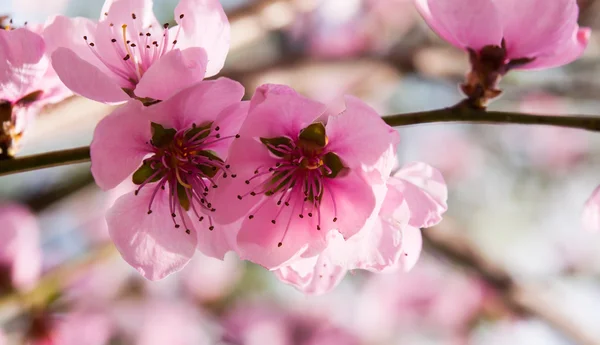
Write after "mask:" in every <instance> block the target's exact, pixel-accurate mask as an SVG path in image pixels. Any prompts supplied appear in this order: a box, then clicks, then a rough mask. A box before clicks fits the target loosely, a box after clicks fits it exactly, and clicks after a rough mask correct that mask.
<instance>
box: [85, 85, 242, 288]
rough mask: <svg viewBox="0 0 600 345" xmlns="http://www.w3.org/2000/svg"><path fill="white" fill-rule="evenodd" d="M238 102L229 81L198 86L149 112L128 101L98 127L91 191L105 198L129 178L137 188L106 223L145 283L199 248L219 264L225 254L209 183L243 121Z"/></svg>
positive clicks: (121, 200) (239, 88)
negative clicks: (94, 185) (93, 188)
mask: <svg viewBox="0 0 600 345" xmlns="http://www.w3.org/2000/svg"><path fill="white" fill-rule="evenodd" d="M243 94H244V88H243V87H242V86H241V85H240V84H239V83H237V82H234V81H232V80H230V79H225V78H221V79H217V80H212V81H203V82H201V83H198V84H196V85H194V86H192V87H190V88H188V89H185V90H183V91H181V92H179V93H177V94H176V95H175V96H173V97H172V98H170V99H168V100H166V101H163V102H161V103H159V104H156V105H153V106H151V107H145V106H143V104H142V103H141V102H138V101H135V100H133V101H130V102H129V103H127V104H126V105H125V106H123V107H121V108H119V109H117V110H115V111H114V112H113V113H112V114H110V115H109V116H107V117H105V118H104V119H103V120H102V121H101V122H100V123H99V124H98V126H97V127H96V130H95V132H94V139H93V141H92V145H91V157H92V174H93V175H94V178H95V180H96V183H97V184H98V185H99V186H100V187H101V188H103V189H105V190H110V189H112V188H115V187H117V186H118V185H119V184H120V183H121V182H122V181H124V180H125V179H127V178H128V177H130V176H132V181H133V182H134V183H135V184H137V185H138V186H139V187H138V188H137V189H136V190H135V191H131V192H129V193H127V194H125V195H123V196H121V197H120V198H119V199H117V201H116V202H115V204H114V205H113V207H112V208H111V209H110V210H109V211H108V214H107V217H106V220H107V224H108V230H109V233H110V236H111V238H112V240H113V241H114V243H115V245H116V247H117V249H118V250H119V252H120V253H121V255H122V256H123V258H124V259H125V261H127V262H128V263H129V264H130V265H132V266H133V267H134V268H136V269H137V270H138V271H139V272H140V273H141V274H142V275H143V276H144V277H146V278H148V279H151V280H157V279H162V278H164V277H166V276H167V275H169V274H171V273H173V272H175V271H178V270H180V269H181V268H182V267H183V266H185V265H186V264H187V262H188V261H189V260H190V259H191V257H192V256H193V255H194V252H195V251H196V249H197V248H198V249H200V250H201V251H202V252H203V253H205V254H206V255H210V256H214V257H218V258H222V257H223V255H224V254H225V252H226V251H227V250H228V249H229V247H230V246H229V244H228V243H226V242H227V241H226V239H225V236H226V231H225V230H224V229H223V228H219V229H217V230H216V231H212V230H214V229H215V226H214V224H213V221H212V215H213V214H214V211H215V209H214V206H213V205H212V204H211V202H212V200H211V198H212V197H211V195H210V194H209V192H211V190H212V189H215V188H214V187H213V186H215V184H214V182H215V180H214V178H215V176H216V175H217V174H226V171H227V167H226V166H225V163H224V159H226V157H227V154H228V149H229V145H230V144H231V142H232V141H234V140H235V138H236V137H238V134H237V133H238V129H239V127H240V126H241V124H242V122H243V121H244V118H245V117H246V115H247V106H248V104H247V102H240V100H241V98H242V96H243ZM132 174H133V175H132ZM219 189H220V188H219ZM205 218H207V219H205Z"/></svg>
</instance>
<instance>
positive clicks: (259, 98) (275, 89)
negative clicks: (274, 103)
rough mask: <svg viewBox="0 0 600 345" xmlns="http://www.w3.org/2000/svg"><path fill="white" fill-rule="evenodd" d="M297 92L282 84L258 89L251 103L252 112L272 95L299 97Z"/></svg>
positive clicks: (268, 85) (265, 85)
mask: <svg viewBox="0 0 600 345" xmlns="http://www.w3.org/2000/svg"><path fill="white" fill-rule="evenodd" d="M297 94H298V93H297V92H296V90H294V89H292V88H291V87H289V86H287V85H280V84H263V85H261V86H259V87H257V88H256V91H254V95H253V96H252V101H251V102H250V111H252V109H254V108H255V107H256V106H257V105H259V104H261V103H262V102H264V101H265V99H267V97H269V96H271V95H297Z"/></svg>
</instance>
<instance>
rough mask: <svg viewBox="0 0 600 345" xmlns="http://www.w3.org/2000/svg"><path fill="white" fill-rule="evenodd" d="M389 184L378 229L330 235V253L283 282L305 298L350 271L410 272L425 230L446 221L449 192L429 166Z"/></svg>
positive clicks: (414, 166)
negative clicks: (445, 213)
mask: <svg viewBox="0 0 600 345" xmlns="http://www.w3.org/2000/svg"><path fill="white" fill-rule="evenodd" d="M387 185H388V190H387V195H386V197H385V200H384V201H383V207H382V208H381V211H380V212H379V217H378V218H377V221H376V222H375V224H374V225H369V226H367V227H365V228H363V229H362V230H361V231H360V232H359V233H358V234H356V235H354V236H353V237H351V238H349V239H348V240H345V241H344V239H343V238H342V237H341V236H340V235H339V233H337V232H334V231H332V232H330V236H329V238H328V241H327V248H326V249H325V250H324V251H323V252H322V253H321V254H320V255H319V256H318V257H313V258H306V259H302V260H298V261H296V262H293V263H292V264H291V265H289V266H285V267H281V268H279V269H278V270H277V271H275V274H276V275H277V277H278V278H279V279H280V280H282V281H283V282H286V283H288V284H291V285H293V286H295V287H296V288H298V289H299V290H301V291H303V292H305V293H311V294H322V293H325V292H328V291H330V290H332V289H333V288H334V287H335V286H337V284H338V283H339V282H340V281H341V279H342V278H343V277H344V275H345V274H346V272H347V271H348V270H352V269H364V270H369V271H373V272H387V271H390V270H395V269H402V270H404V271H408V270H410V269H411V268H412V267H413V266H414V265H415V263H416V262H417V259H418V258H419V254H420V253H421V246H422V239H421V230H419V228H423V227H430V226H433V225H435V224H437V223H439V222H440V221H441V220H442V217H441V216H442V213H444V212H445V211H446V209H447V208H448V207H447V205H446V199H447V197H448V190H447V187H446V184H445V183H444V179H443V178H442V175H441V174H440V173H439V172H438V171H437V170H435V169H434V168H432V167H430V166H428V165H426V164H424V163H411V164H408V165H406V166H405V167H403V168H402V169H400V170H399V171H398V172H397V173H396V174H394V176H393V177H392V178H391V179H390V180H389V181H388V183H387Z"/></svg>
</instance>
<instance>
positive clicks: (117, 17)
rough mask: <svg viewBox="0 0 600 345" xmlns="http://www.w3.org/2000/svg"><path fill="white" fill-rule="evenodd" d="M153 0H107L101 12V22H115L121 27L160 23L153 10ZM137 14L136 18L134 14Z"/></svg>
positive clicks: (143, 26)
mask: <svg viewBox="0 0 600 345" xmlns="http://www.w3.org/2000/svg"><path fill="white" fill-rule="evenodd" d="M152 6H153V4H152V0H106V1H105V2H104V6H102V11H101V13H100V18H99V19H100V22H106V23H113V24H115V25H118V26H119V27H120V26H121V25H123V24H126V25H127V26H130V27H135V26H136V25H137V26H138V27H142V28H147V27H148V26H150V25H154V24H156V23H158V21H157V20H156V17H155V16H154V12H153V10H152ZM133 14H135V18H134V16H133Z"/></svg>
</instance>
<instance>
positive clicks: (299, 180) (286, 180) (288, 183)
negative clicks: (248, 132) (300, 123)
mask: <svg viewBox="0 0 600 345" xmlns="http://www.w3.org/2000/svg"><path fill="white" fill-rule="evenodd" d="M260 140H261V142H262V143H263V145H265V146H266V148H267V149H268V150H269V151H270V153H271V154H272V155H273V156H274V157H275V158H276V163H275V165H274V166H260V167H258V168H257V169H256V170H255V171H254V175H253V176H252V177H251V178H249V179H248V180H246V181H245V182H246V184H247V185H252V188H251V189H250V190H249V191H248V192H247V193H245V194H243V195H242V194H240V195H238V199H240V200H242V199H243V198H245V197H247V196H256V195H260V194H262V195H265V196H267V197H276V198H278V200H277V206H279V207H280V208H279V210H278V211H277V213H276V214H275V216H274V217H273V219H272V220H271V223H273V224H276V223H277V220H278V218H279V216H280V215H281V213H282V211H283V209H284V207H282V205H284V206H285V207H291V208H292V211H291V214H292V215H294V214H298V217H299V218H305V215H306V216H308V217H309V218H313V216H314V217H315V220H316V229H317V230H321V221H322V219H321V216H322V214H321V203H322V201H323V198H324V197H325V196H326V195H327V197H329V198H331V201H332V204H333V209H334V211H333V217H332V221H333V222H336V221H337V210H336V206H335V196H334V195H333V193H332V191H331V189H330V188H328V180H329V179H333V178H336V177H338V176H343V175H344V174H346V173H347V172H348V168H347V167H345V166H344V164H343V163H342V161H341V159H340V158H339V157H338V156H337V155H336V154H335V153H333V152H328V151H327V144H328V141H329V140H328V138H327V135H326V133H325V126H324V125H323V124H322V123H320V122H317V123H314V124H311V125H310V126H308V127H306V128H304V129H303V130H301V131H300V134H299V135H298V138H296V139H295V140H293V139H291V138H288V137H276V138H260ZM267 202H268V199H267V200H265V201H263V202H262V203H261V204H260V205H259V206H258V207H257V208H256V209H255V210H254V212H253V213H252V214H250V215H249V216H248V218H249V219H253V218H254V215H255V214H256V213H257V212H259V210H260V209H261V208H262V207H263V206H264V205H265V204H266V203H267ZM290 222H291V217H290V219H288V222H287V226H286V230H285V232H284V235H283V237H282V239H281V241H280V242H279V243H278V246H279V247H281V246H282V245H283V239H284V238H285V234H286V233H287V231H288V229H289V226H290Z"/></svg>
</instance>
